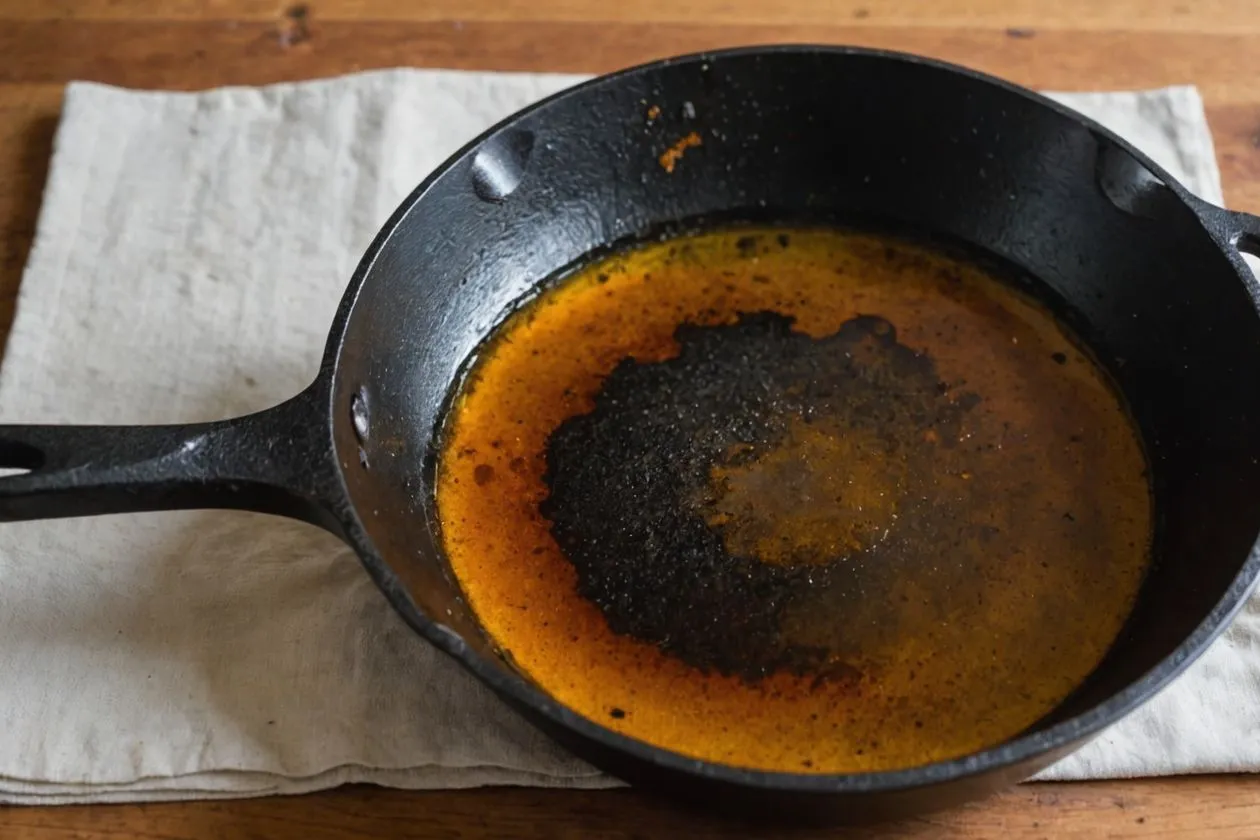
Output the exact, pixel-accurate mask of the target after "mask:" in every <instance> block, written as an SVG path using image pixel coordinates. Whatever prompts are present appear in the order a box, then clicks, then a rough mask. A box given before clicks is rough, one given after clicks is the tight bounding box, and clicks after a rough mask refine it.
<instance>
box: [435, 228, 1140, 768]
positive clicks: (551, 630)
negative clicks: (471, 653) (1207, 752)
mask: <svg viewBox="0 0 1260 840" xmlns="http://www.w3.org/2000/svg"><path fill="white" fill-rule="evenodd" d="M761 311H771V312H775V313H780V314H782V315H786V316H791V317H793V318H794V319H795V323H794V325H793V329H794V330H796V331H799V332H800V333H803V334H805V335H808V336H810V337H813V338H817V339H822V338H824V337H826V336H831V335H833V334H835V333H836V332H837V330H839V329H841V327H842V325H844V324H845V322H846V321H849V320H850V319H853V318H855V317H857V316H859V315H878V316H880V317H881V318H883V319H886V321H887V322H889V323H891V325H893V327H894V328H895V330H896V340H897V341H898V342H900V343H901V344H903V345H905V346H906V347H909V348H911V349H912V350H914V351H917V352H919V353H922V354H926V356H927V357H928V358H929V359H930V360H931V362H932V364H933V365H934V366H935V373H936V375H937V376H938V377H939V379H940V380H941V381H942V382H943V383H961V384H959V387H960V388H965V390H966V391H967V392H969V393H971V394H974V395H976V396H977V397H978V402H977V404H976V405H975V407H974V408H970V409H969V410H968V411H966V412H965V413H964V414H962V415H961V420H960V425H959V426H958V428H957V429H954V430H953V431H949V432H947V433H946V432H943V431H942V432H938V431H937V430H936V429H931V428H929V429H921V430H914V434H915V435H916V437H915V445H916V446H918V447H920V450H921V451H922V452H926V453H927V454H926V455H923V456H919V460H918V461H916V462H914V463H911V462H909V461H904V462H903V461H898V460H897V458H896V457H893V456H888V457H884V456H878V455H873V454H872V453H873V452H876V449H874V448H873V447H872V446H871V445H868V442H867V441H866V440H865V439H864V438H862V437H860V436H849V437H846V436H844V435H841V434H839V433H836V432H835V431H834V428H836V427H834V424H833V425H828V423H826V422H821V423H815V424H812V425H801V424H799V423H797V424H789V426H788V428H789V431H788V432H787V433H786V437H785V438H784V439H783V441H782V442H780V443H779V444H778V445H777V446H776V447H774V448H771V449H770V450H768V451H766V452H762V453H757V454H756V455H755V457H751V458H743V459H742V460H737V461H732V462H731V463H727V464H720V465H715V466H714V467H713V469H712V470H711V472H710V476H709V478H710V484H709V485H707V486H706V487H704V488H701V489H700V490H698V491H697V492H696V493H694V494H693V495H692V497H690V499H689V501H688V504H691V505H694V506H695V513H696V515H697V516H700V517H702V518H703V519H704V521H705V522H706V523H707V525H708V527H711V528H714V529H717V531H720V532H721V534H722V538H723V544H724V546H725V548H726V550H727V551H728V552H730V553H731V554H732V555H738V556H740V557H744V558H752V559H753V561H755V562H763V563H766V564H772V565H775V566H776V567H777V568H785V567H789V566H792V565H793V564H798V565H801V564H809V563H833V564H834V563H843V564H845V565H844V567H843V570H842V571H843V574H844V575H845V576H847V577H846V580H848V581H850V582H849V584H847V585H846V587H845V588H844V589H843V591H842V592H841V593H840V594H839V595H834V596H833V595H825V594H820V595H819V596H818V597H817V598H815V599H813V600H810V598H809V597H806V598H803V599H802V600H801V601H800V602H799V603H798V604H795V605H794V604H789V605H788V607H787V608H786V609H785V610H784V612H783V614H782V617H781V619H780V622H781V626H782V631H783V633H784V634H787V635H792V636H793V637H794V638H799V639H805V640H808V641H809V642H810V643H811V644H816V645H818V646H820V647H821V648H824V649H827V650H831V651H833V652H834V657H833V659H835V661H836V662H839V663H840V667H839V668H838V669H837V668H832V670H831V672H830V674H831V675H830V676H829V677H828V678H827V679H820V678H819V677H818V675H817V674H813V673H801V672H794V671H791V670H787V669H785V670H778V671H774V672H772V673H770V674H769V675H767V676H765V677H764V678H760V679H753V678H749V677H748V676H747V675H740V674H734V673H732V674H725V675H724V674H722V673H719V672H717V671H716V670H714V669H702V668H699V667H696V666H694V665H691V664H688V663H687V662H685V661H683V660H682V659H680V658H679V657H678V656H675V655H672V654H670V653H667V652H665V651H664V650H662V647H661V646H659V645H657V644H652V643H649V642H645V641H642V640H640V639H638V638H635V637H633V636H631V635H628V634H618V633H614V632H613V631H612V630H611V629H610V628H609V623H608V620H607V618H606V616H605V613H604V612H603V611H602V610H601V608H600V607H599V606H597V605H596V604H595V603H592V602H591V601H589V600H587V599H586V598H584V597H583V596H582V595H581V594H579V591H578V575H577V572H576V570H575V567H574V565H573V563H572V562H570V560H569V559H568V558H566V556H565V555H564V553H563V552H562V551H561V550H560V548H559V546H558V544H557V542H556V540H555V539H554V538H553V536H552V533H551V530H550V523H549V522H548V520H547V519H546V518H544V517H543V516H542V514H541V513H540V510H539V506H540V504H541V503H543V502H544V500H545V499H547V497H548V495H549V488H548V486H547V484H546V483H545V481H544V475H545V473H546V470H547V451H548V439H549V436H550V435H551V434H552V432H553V431H554V430H555V429H557V427H559V426H560V425H561V424H562V423H564V422H565V421H566V420H568V419H570V418H574V417H577V416H579V415H585V414H587V413H589V412H591V411H592V410H594V409H595V407H596V405H597V398H598V395H599V393H600V389H601V387H602V386H603V384H604V383H605V380H606V378H607V377H609V375H610V373H611V372H612V371H613V369H614V367H615V366H616V365H617V364H618V362H620V361H621V360H623V359H625V358H626V357H632V358H633V359H635V360H637V361H638V362H639V363H655V362H662V361H665V360H669V359H672V358H674V357H675V356H676V355H677V354H678V353H679V352H680V348H679V344H678V341H677V339H676V338H675V330H676V328H677V327H678V326H679V325H680V324H683V323H689V324H695V325H700V326H715V325H724V324H732V323H734V322H735V321H736V320H737V319H738V318H739V315H740V313H753V312H761ZM951 393H952V392H951ZM942 434H948V435H953V436H954V437H956V439H953V438H951V439H950V440H948V441H942V440H940V436H941V435H942ZM916 451H919V450H916ZM734 455H740V453H738V452H736V453H734ZM1145 466H1146V464H1145V460H1144V456H1143V451H1142V448H1141V445H1140V442H1139V440H1138V438H1137V437H1136V435H1135V432H1134V430H1133V428H1132V425H1131V422H1130V420H1129V418H1128V416H1127V414H1126V412H1125V411H1124V408H1123V406H1122V405H1121V403H1120V401H1119V400H1118V398H1117V396H1116V395H1115V393H1114V391H1113V389H1112V388H1111V386H1110V384H1109V382H1108V380H1107V378H1106V377H1105V375H1104V374H1103V373H1102V372H1101V371H1100V370H1099V369H1098V368H1097V367H1096V366H1095V365H1094V363H1093V362H1091V361H1090V360H1089V358H1088V357H1087V356H1086V355H1085V354H1084V353H1083V352H1082V351H1081V350H1079V349H1078V346H1077V344H1076V343H1075V342H1074V341H1073V340H1072V339H1071V338H1070V336H1069V335H1068V334H1067V333H1066V332H1065V331H1064V330H1063V329H1062V328H1061V327H1060V326H1059V325H1058V324H1057V323H1056V321H1055V320H1054V318H1053V317H1052V316H1051V315H1050V314H1049V313H1048V312H1047V311H1045V310H1044V309H1043V308H1042V307H1041V306H1040V305H1037V304H1035V303H1033V302H1031V301H1030V300H1029V299H1027V298H1025V297H1024V296H1022V295H1020V294H1018V293H1016V292H1015V291H1013V290H1012V289H1010V288H1009V287H1008V286H1006V285H1004V284H1003V283H1001V282H1000V281H998V280H997V279H995V278H994V277H992V276H990V275H989V274H987V273H986V272H985V271H983V270H981V269H980V268H978V267H976V266H974V265H972V264H970V263H967V262H963V261H960V260H957V259H955V258H953V257H952V256H947V255H944V254H942V253H937V252H935V251H933V250H929V249H927V248H923V247H920V246H917V245H914V244H908V243H906V242H903V241H899V240H895V239H890V238H885V237H879V236H872V235H867V234H858V233H849V232H840V231H829V230H779V229H740V230H735V231H722V232H714V233H706V234H701V235H696V236H692V237H688V238H686V239H681V240H675V241H671V242H664V243H657V244H652V245H648V246H645V247H641V248H638V249H635V250H631V251H628V252H625V253H622V254H618V255H615V256H613V257H610V258H608V259H605V260H603V261H600V262H598V263H596V264H593V265H591V266H589V267H587V268H585V269H584V270H582V271H580V272H579V273H577V274H575V275H574V276H572V277H569V278H567V279H566V280H564V281H562V282H561V283H560V284H558V285H557V286H556V287H555V288H553V289H550V290H549V291H547V292H545V293H544V294H543V295H541V296H540V297H539V298H538V299H536V300H535V301H533V302H531V303H530V304H528V305H527V306H526V307H524V308H523V309H522V310H521V311H519V312H518V313H516V314H515V315H513V316H512V317H510V318H509V319H508V320H507V321H506V322H505V324H504V325H503V326H502V327H501V328H500V329H499V330H498V332H497V333H496V337H495V338H494V339H492V340H491V341H490V342H489V343H488V345H487V346H486V347H485V348H484V350H483V353H482V354H481V357H480V359H479V360H478V362H477V363H476V365H475V367H474V368H473V370H472V371H471V373H470V376H469V378H468V380H467V381H466V383H465V386H464V388H463V390H462V392H461V394H460V395H459V397H458V398H457V400H456V402H455V404H454V408H453V411H452V414H451V418H450V421H449V423H448V427H447V429H446V431H445V437H444V441H443V448H442V453H441V456H440V459H439V468H438V487H437V504H438V513H439V518H440V522H441V528H442V536H443V543H444V547H445V550H446V553H447V556H448V559H449V562H450V565H451V568H452V570H453V572H454V574H455V576H456V578H457V579H458V581H459V583H460V585H461V587H462V589H463V592H464V594H465V596H466V597H467V599H468V601H469V603H470V604H471V606H472V608H473V610H474V611H475V613H476V614H477V616H478V618H479V619H480V621H481V622H482V624H483V626H484V628H485V630H486V632H487V633H488V635H489V636H490V638H491V639H492V640H493V641H494V642H495V643H496V645H497V646H498V648H499V649H500V650H501V651H502V652H503V654H504V655H505V656H506V657H508V658H509V659H510V661H511V662H513V663H514V665H515V666H516V667H517V668H519V669H520V670H521V671H522V672H523V673H524V674H525V675H527V676H528V677H529V678H530V679H532V680H533V681H534V682H535V683H536V684H537V685H538V686H540V687H541V688H542V689H543V690H544V691H546V692H547V693H549V694H550V695H552V696H553V697H555V698H556V699H557V700H558V701H560V702H561V703H563V704H565V705H567V706H568V707H570V708H571V709H573V710H575V711H577V712H578V713H580V714H583V715H585V716H587V717H588V718H590V719H592V720H594V721H596V722H598V723H600V724H602V725H604V726H607V727H610V728H612V729H615V730H618V731H620V732H622V733H624V734H626V735H629V736H632V737H635V738H638V739H641V740H643V741H646V742H648V743H651V744H654V745H656V746H659V747H663V748H666V749H670V750H673V751H676V752H679V753H683V754H685V755H688V756H692V757H695V758H700V759H705V760H709V761H715V762H721V763H726V764H731V765H738V766H742V767H751V768H758V769H763V770H779V771H791V772H813V773H842V772H856V771H872V770H885V769H895V768H904V767H910V766H915V765H920V764H924V763H928V762H931V761H936V760H942V759H947V758H952V757H956V756H960V755H963V754H967V753H970V752H974V751H976V750H978V749H981V748H984V747H987V746H991V745H994V744H997V743H1000V742H1002V741H1004V740H1006V739H1008V738H1010V737H1012V736H1014V735H1016V734H1017V733H1019V732H1020V731H1021V730H1023V729H1025V728H1026V727H1028V726H1029V725H1031V724H1033V723H1034V722H1035V721H1037V720H1038V719H1039V718H1040V717H1042V716H1043V715H1045V714H1047V713H1048V712H1050V711H1051V710H1052V709H1053V708H1054V707H1055V706H1056V705H1057V704H1058V703H1059V702H1060V701H1061V700H1062V699H1063V698H1064V697H1065V696H1066V695H1067V694H1068V693H1069V692H1070V691H1071V690H1072V689H1073V688H1075V687H1076V686H1077V685H1078V684H1079V683H1080V682H1081V681H1082V680H1083V679H1084V678H1085V677H1086V676H1087V675H1088V674H1089V672H1090V671H1091V670H1092V669H1093V668H1094V667H1095V666H1096V665H1097V664H1098V662H1099V661H1100V660H1101V658H1102V657H1103V655H1104V653H1105V652H1106V650H1107V649H1108V647H1109V646H1110V644H1111V643H1112V641H1113V640H1114V638H1115V636H1116V634H1117V633H1118V631H1119V629H1120V627H1121V625H1122V623H1123V621H1124V619H1125V618H1126V617H1127V615H1128V613H1129V611H1130V609H1131V608H1132V605H1133V602H1134V600H1135V598H1136V594H1137V590H1138V586H1139V584H1140V582H1141V579H1142V576H1143V574H1144V572H1145V569H1146V566H1147V563H1148V557H1149V549H1150V545H1149V543H1150V535H1151V527H1152V511H1151V499H1150V492H1149V488H1148V484H1147V479H1146V472H1145ZM908 494H913V498H911V496H910V495H908ZM920 495H922V499H923V501H925V502H927V501H933V500H938V499H939V500H941V501H942V504H944V505H945V506H944V507H941V508H939V509H940V510H944V511H946V514H943V515H940V516H938V517H936V518H935V519H933V518H932V517H925V518H916V517H914V516H911V515H909V514H908V513H906V512H907V511H909V510H912V509H913V505H912V504H911V502H917V500H919V497H920ZM899 514H904V515H899ZM960 528H962V530H961V531H960V530H959V529H960ZM959 534H962V536H961V537H960V536H959ZM783 546H787V548H786V549H785V548H783ZM838 554H839V555H843V557H842V558H841V559H839V560H837V559H835V558H836V557H837V556H838ZM829 558H830V559H829ZM679 597H685V593H683V594H682V595H680V596H679ZM833 664H834V663H833ZM837 673H839V674H840V675H841V676H840V677H839V678H837V677H836V674H837Z"/></svg>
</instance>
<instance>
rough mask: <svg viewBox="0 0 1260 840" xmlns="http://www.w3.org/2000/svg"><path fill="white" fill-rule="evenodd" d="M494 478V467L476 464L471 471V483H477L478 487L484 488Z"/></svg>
mask: <svg viewBox="0 0 1260 840" xmlns="http://www.w3.org/2000/svg"><path fill="white" fill-rule="evenodd" d="M493 478H494V467H492V466H490V465H489V464H478V465H477V468H476V469H475V470H473V481H475V482H477V486H478V487H484V486H486V484H488V483H489V482H490V480H491V479H493Z"/></svg>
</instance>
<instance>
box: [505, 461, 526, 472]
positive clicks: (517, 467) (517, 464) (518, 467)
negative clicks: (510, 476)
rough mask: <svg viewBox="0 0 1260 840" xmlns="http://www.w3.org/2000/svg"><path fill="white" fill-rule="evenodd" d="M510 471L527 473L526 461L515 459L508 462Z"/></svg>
mask: <svg viewBox="0 0 1260 840" xmlns="http://www.w3.org/2000/svg"><path fill="white" fill-rule="evenodd" d="M508 469H510V470H511V471H512V472H514V473H522V472H525V459H524V458H513V459H512V460H511V461H509V462H508Z"/></svg>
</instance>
